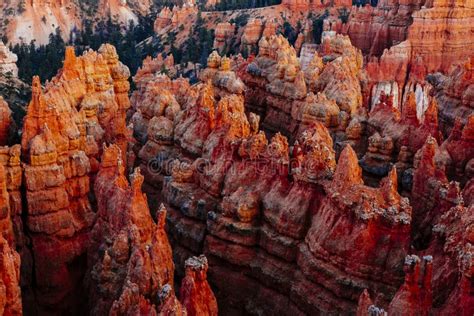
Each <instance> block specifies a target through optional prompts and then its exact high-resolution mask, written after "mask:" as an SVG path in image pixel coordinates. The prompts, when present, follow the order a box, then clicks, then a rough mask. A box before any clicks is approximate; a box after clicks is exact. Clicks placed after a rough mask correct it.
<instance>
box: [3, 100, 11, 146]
mask: <svg viewBox="0 0 474 316" xmlns="http://www.w3.org/2000/svg"><path fill="white" fill-rule="evenodd" d="M12 123H13V121H12V111H11V110H10V108H9V107H8V104H7V102H5V100H3V98H2V97H0V146H5V145H7V144H8V138H9V136H10V129H11V128H12V127H13V125H12Z"/></svg>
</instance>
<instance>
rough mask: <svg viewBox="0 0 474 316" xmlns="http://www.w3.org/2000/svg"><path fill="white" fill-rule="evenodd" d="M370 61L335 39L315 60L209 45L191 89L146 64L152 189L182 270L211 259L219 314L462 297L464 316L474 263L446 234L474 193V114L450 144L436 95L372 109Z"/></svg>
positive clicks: (427, 306) (143, 141) (138, 113)
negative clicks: (211, 49)
mask: <svg viewBox="0 0 474 316" xmlns="http://www.w3.org/2000/svg"><path fill="white" fill-rule="evenodd" d="M161 65H162V66H163V65H164V61H163V60H161ZM370 67H373V66H371V65H370V64H368V65H364V64H363V61H362V54H361V52H360V51H359V50H357V49H355V48H354V47H352V46H351V43H350V41H349V39H348V38H347V37H343V36H339V35H338V36H335V35H331V33H328V34H326V35H325V36H324V37H323V43H322V45H321V46H320V47H319V49H318V50H317V51H316V53H315V54H314V56H313V57H312V59H311V62H310V64H309V66H308V67H306V69H303V68H302V66H301V64H300V61H299V60H298V58H297V56H296V52H295V50H294V48H293V47H291V46H290V45H289V44H288V42H287V41H286V40H285V39H284V38H282V37H279V36H270V37H263V38H262V39H260V41H259V54H258V55H257V56H256V57H253V56H252V57H250V58H249V59H247V60H244V59H242V58H241V57H240V58H239V57H237V58H233V59H229V58H226V57H220V56H219V55H218V54H216V53H212V54H211V55H210V56H209V58H208V68H207V69H205V70H203V71H201V73H200V80H201V82H200V83H198V84H196V85H193V86H189V84H187V83H186V82H185V81H183V79H177V80H175V81H173V80H170V79H169V78H167V77H166V76H165V75H163V74H159V71H157V72H155V74H153V72H152V71H145V68H144V70H143V72H142V73H141V74H140V76H138V77H136V78H135V81H136V84H137V86H138V87H139V90H138V91H137V92H135V94H134V96H133V97H132V111H133V112H134V113H133V115H132V118H131V121H132V122H133V124H134V135H135V137H136V139H137V144H136V145H135V147H134V152H135V153H136V154H137V158H138V160H137V162H138V163H139V164H140V165H141V166H142V168H147V172H146V173H145V186H144V188H145V190H146V191H147V192H150V195H153V196H154V198H153V200H159V201H163V202H165V204H166V205H167V209H168V216H167V224H168V226H167V230H168V234H169V236H170V240H171V243H172V244H173V253H174V258H175V263H176V264H177V266H183V265H184V260H185V258H186V257H188V256H189V255H192V254H198V253H201V252H202V251H204V253H205V254H206V255H207V256H208V258H209V262H210V275H209V279H210V281H211V285H213V286H214V288H215V290H216V295H217V298H218V301H219V303H220V309H221V310H223V311H224V312H225V313H238V314H240V313H251V314H257V313H263V314H267V313H274V312H275V311H277V312H279V313H283V314H285V315H289V314H295V313H296V314H318V313H325V314H330V313H334V314H337V313H344V312H354V313H355V312H356V311H358V313H359V314H360V315H367V314H370V313H371V312H370V311H372V312H374V311H375V310H377V311H378V313H382V308H383V309H385V310H388V311H389V313H393V314H394V315H395V314H397V313H400V311H403V312H407V311H410V312H412V313H413V314H419V313H421V314H424V313H428V312H444V311H447V310H448V309H449V308H451V307H450V306H452V305H451V304H452V303H451V302H453V301H456V302H460V303H459V304H462V305H460V306H462V308H463V310H465V311H467V313H469V308H470V307H469V302H470V299H471V298H470V297H471V296H470V294H466V293H469V291H470V290H469V280H468V279H467V281H459V282H460V283H456V282H457V281H456V280H457V279H458V278H461V276H462V275H465V274H463V273H464V272H463V271H465V270H462V269H461V270H459V269H458V263H456V262H451V263H448V262H447V261H446V256H450V254H449V253H450V252H449V251H451V250H448V248H446V247H445V248H443V246H442V245H443V241H442V240H443V239H439V238H438V237H437V236H438V235H437V233H436V232H437V231H439V228H438V227H441V226H439V225H441V222H443V220H444V218H445V216H447V215H444V214H447V212H448V211H449V210H450V209H451V208H456V207H457V208H460V207H461V208H465V209H469V207H470V206H469V205H470V203H472V199H471V198H469V201H470V202H467V204H466V206H464V204H463V202H462V200H463V199H462V198H461V196H463V195H464V196H466V195H467V196H470V194H472V191H470V183H471V182H472V180H470V179H471V178H472V174H471V171H470V170H471V167H470V165H471V160H472V159H473V158H474V156H473V155H474V153H472V152H471V151H470V150H469V149H468V148H471V147H472V145H471V143H470V142H471V140H470V139H471V136H470V135H471V130H472V128H471V120H472V117H473V116H470V117H467V116H468V115H469V113H472V111H467V112H468V113H467V114H463V115H462V120H461V118H460V119H458V120H457V123H456V124H457V125H456V126H457V127H456V129H453V131H452V132H451V133H452V134H451V136H450V137H449V138H446V139H445V140H444V141H443V139H444V137H443V136H442V134H443V133H444V132H446V130H445V129H444V127H440V125H439V124H438V116H439V112H438V110H439V106H438V102H437V101H436V100H437V99H438V100H440V97H439V96H438V97H437V96H436V95H433V96H432V95H429V94H427V95H426V98H427V100H428V105H427V107H426V108H420V107H419V106H418V105H417V95H416V92H410V93H408V92H407V97H406V98H405V99H403V98H401V99H400V103H398V105H396V104H394V100H395V96H394V95H392V94H385V91H383V90H382V91H381V92H378V95H377V99H376V101H374V102H375V103H374V105H373V107H372V108H371V105H370V102H371V98H370V96H371V94H370V93H371V90H372V91H374V90H373V89H371V88H369V87H370V85H371V84H372V83H371V82H373V84H374V86H377V85H378V84H379V83H380V82H379V81H377V77H376V74H374V72H373V70H372V68H370ZM466 67H468V66H466ZM146 69H149V67H146ZM462 69H470V68H461V69H459V70H457V71H456V72H454V73H453V76H461V75H459V73H460V71H462ZM234 71H235V72H234ZM393 74H395V73H393ZM239 78H240V79H239ZM463 78H466V79H467V81H468V82H469V80H470V77H469V76H467V77H463ZM440 82H441V81H440ZM445 82H446V83H445V85H441V83H440V88H439V89H440V90H441V89H442V88H441V86H442V87H446V89H449V88H448V83H449V82H451V81H448V80H446V81H445ZM458 84H460V83H458ZM462 84H463V85H466V81H463V83H462ZM467 84H468V83H467ZM154 93H156V94H154ZM256 113H258V115H257V114H256ZM260 122H261V123H262V124H261V126H260V125H259V123H260ZM260 129H263V131H265V132H266V133H267V134H270V135H271V134H273V133H276V134H273V136H272V137H269V138H267V135H266V134H265V133H263V131H262V130H260ZM278 132H281V133H283V134H285V135H287V136H288V139H287V138H286V137H285V136H282V134H280V133H278ZM430 135H431V136H430ZM437 142H438V143H439V144H442V145H440V146H439V149H438V147H437V146H436V143H437ZM461 143H462V144H463V145H461ZM433 144H434V145H433ZM430 146H431V147H430ZM458 146H459V147H458ZM461 146H463V149H461ZM448 148H451V149H449V150H448ZM354 149H355V150H354ZM336 157H338V158H337V159H336ZM336 161H337V163H336ZM453 179H455V180H458V181H460V182H461V183H460V184H459V183H458V184H457V183H456V182H449V180H453ZM466 181H467V182H466ZM365 183H366V184H365ZM462 187H465V192H464V193H463V192H462V189H461V188H462ZM160 190H161V194H159V193H157V191H160ZM399 190H401V191H403V192H404V194H405V195H407V196H408V197H409V198H410V200H409V199H408V198H407V197H403V196H401V195H400V194H399ZM467 216H468V215H467ZM445 225H446V224H445ZM456 225H457V224H456ZM459 225H464V223H463V224H459ZM453 229H454V228H453ZM456 229H457V228H456ZM434 245H441V246H437V247H438V248H437V250H434V249H432V247H435V246H434ZM441 248H443V249H442V250H441ZM412 254H413V256H409V255H412ZM407 256H408V257H407ZM419 258H424V259H423V260H424V263H423V264H421V263H420V259H419ZM432 258H434V259H432ZM463 262H464V261H463ZM438 265H443V269H445V270H443V272H442V273H439V274H437V273H436V272H434V271H435V270H434V268H433V270H432V268H431V267H432V266H434V267H438ZM468 265H469V264H468ZM420 269H421V270H422V271H424V272H423V274H422V277H420V281H418V278H419V275H420V272H418V271H419V270H420ZM463 269H464V268H463ZM180 270H181V269H180ZM431 271H433V272H431ZM468 273H469V272H468ZM443 275H449V276H450V277H449V282H450V283H449V284H450V286H448V287H445V286H443V285H442V281H441V280H442V278H443ZM468 275H469V274H468ZM463 278H464V277H463ZM467 278H469V276H467ZM461 279H462V278H461ZM462 280H464V279H462ZM418 284H420V285H418ZM466 286H467V288H466ZM458 288H462V290H458ZM364 289H368V291H365V292H364ZM460 291H461V292H460ZM466 291H467V292H466ZM361 293H365V294H363V295H362V296H361ZM410 293H413V294H410ZM466 295H467V298H466ZM360 296H361V298H360V300H359V297H360ZM369 296H372V297H373V298H374V301H372V300H371V298H370V297H369ZM451 300H452V301H451ZM358 302H360V303H358ZM372 305H373V306H372ZM358 306H359V307H358ZM376 306H380V308H379V307H376ZM369 307H370V308H369Z"/></svg>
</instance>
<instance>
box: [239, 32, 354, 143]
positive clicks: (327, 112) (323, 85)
mask: <svg viewBox="0 0 474 316" xmlns="http://www.w3.org/2000/svg"><path fill="white" fill-rule="evenodd" d="M319 54H321V56H323V57H321V56H320V55H319ZM323 60H325V62H323ZM361 71H362V55H361V54H360V51H358V50H357V49H355V48H354V47H352V46H351V45H350V41H349V40H348V38H344V37H342V36H339V35H337V36H333V37H331V36H328V37H325V38H324V40H323V44H322V45H321V51H320V52H318V53H316V54H315V55H314V57H313V59H312V60H311V62H310V65H309V66H308V67H307V68H306V70H302V69H301V65H300V62H299V60H298V59H297V57H296V52H295V50H294V48H293V47H291V46H290V45H289V44H288V42H287V41H286V39H284V38H283V37H282V36H272V37H270V38H266V37H263V38H262V39H261V40H260V42H259V54H258V56H257V57H256V58H255V60H252V59H250V60H249V61H248V65H247V67H246V69H245V71H244V72H241V73H239V76H240V77H241V78H242V80H243V81H244V83H245V84H246V86H247V90H246V92H245V102H246V107H247V108H249V109H250V110H252V111H254V112H256V113H258V114H259V115H261V116H262V126H263V127H264V128H265V129H268V130H270V131H280V132H282V133H284V134H285V135H287V136H293V137H294V136H296V135H297V134H298V132H299V130H301V131H302V130H304V127H306V126H308V125H310V124H311V123H312V122H315V121H319V122H322V123H324V124H325V126H326V127H327V128H329V129H330V130H331V131H333V132H335V131H336V130H338V129H340V130H344V129H345V128H346V127H347V124H348V123H349V120H350V118H351V117H352V116H353V115H355V114H356V113H357V112H358V111H359V110H360V107H361V106H362V90H361V84H360V79H359V76H360V75H361ZM342 91H343V92H342Z"/></svg>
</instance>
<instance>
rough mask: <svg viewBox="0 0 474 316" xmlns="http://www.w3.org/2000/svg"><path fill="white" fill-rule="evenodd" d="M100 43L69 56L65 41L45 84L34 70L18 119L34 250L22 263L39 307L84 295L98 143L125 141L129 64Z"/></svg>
mask: <svg viewBox="0 0 474 316" xmlns="http://www.w3.org/2000/svg"><path fill="white" fill-rule="evenodd" d="M99 51H100V53H96V52H92V51H91V52H87V53H85V54H84V55H83V56H81V57H76V56H75V55H74V50H72V49H71V48H69V49H68V50H67V51H66V57H65V61H64V67H63V69H62V70H61V71H60V73H59V74H58V75H57V76H56V77H54V78H53V79H52V80H51V82H50V83H49V84H48V85H47V86H46V89H45V91H43V89H42V87H41V85H40V82H39V78H37V77H35V78H34V79H33V87H32V100H31V102H30V104H29V106H28V112H27V115H26V117H25V119H24V124H23V133H22V155H23V159H24V165H23V168H24V169H23V172H24V180H25V187H26V194H25V197H24V198H25V202H26V206H27V216H26V217H25V218H26V222H25V223H24V225H26V226H27V227H28V229H29V231H30V232H31V233H30V236H29V237H30V238H31V241H32V249H31V251H32V254H33V258H34V261H33V262H31V263H30V266H28V267H26V269H25V270H28V269H31V270H30V271H32V273H33V274H34V277H35V278H36V280H37V286H36V288H35V289H34V291H35V295H36V296H35V298H36V300H37V302H38V305H39V308H40V309H44V310H50V309H52V310H55V309H56V308H57V309H58V310H61V309H67V308H70V307H71V306H74V304H79V302H80V301H81V299H83V298H81V297H80V296H78V294H77V291H78V290H80V287H81V283H82V277H83V274H84V271H85V270H84V266H83V264H84V262H85V258H86V257H85V256H86V250H87V245H88V242H89V232H90V229H91V227H92V225H93V223H94V221H95V218H96V214H95V211H94V210H93V208H92V205H91V203H90V199H89V195H90V186H91V176H92V175H93V174H95V173H96V172H97V168H98V159H99V157H100V156H99V146H100V145H101V144H102V143H103V142H104V141H108V142H116V143H117V144H118V145H119V146H122V147H123V148H124V149H126V147H127V143H128V140H127V137H128V136H127V135H128V132H127V129H126V127H125V111H126V109H127V108H128V107H129V100H128V95H127V94H128V89H129V86H128V82H127V78H128V76H129V72H128V69H127V68H126V67H125V66H123V65H122V64H120V63H119V61H118V57H117V54H116V52H115V48H114V47H113V46H107V45H104V46H102V47H101V48H100V50H99ZM99 107H100V108H101V111H100V113H98V112H99ZM107 126H109V127H107ZM58 248H60V249H64V251H59V252H58V251H57V249H58ZM75 262H76V263H75ZM71 265H72V266H73V267H74V268H71ZM53 271H54V272H53Z"/></svg>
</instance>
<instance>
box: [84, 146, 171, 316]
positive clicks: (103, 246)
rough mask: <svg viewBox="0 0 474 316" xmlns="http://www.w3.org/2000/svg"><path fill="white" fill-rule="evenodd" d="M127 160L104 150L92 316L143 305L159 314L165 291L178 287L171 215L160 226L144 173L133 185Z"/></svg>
mask: <svg viewBox="0 0 474 316" xmlns="http://www.w3.org/2000/svg"><path fill="white" fill-rule="evenodd" d="M121 156H122V154H121V152H120V149H119V148H118V147H117V146H116V145H111V146H110V147H107V148H104V151H103V155H102V159H101V167H100V170H99V172H98V174H97V179H96V181H95V184H94V191H95V195H96V198H97V207H98V210H97V220H96V222H95V225H94V228H93V229H92V233H91V243H90V246H89V249H88V254H89V255H88V265H89V269H90V274H89V277H90V280H89V293H90V295H89V297H90V303H91V306H93V308H92V311H91V312H92V313H99V314H108V313H111V314H114V315H123V314H127V313H131V312H132V310H133V308H137V306H134V304H137V303H138V302H139V305H140V309H143V308H144V306H147V308H148V309H153V308H154V307H153V305H154V304H157V303H158V302H156V301H155V300H156V298H157V297H158V292H159V291H160V290H161V288H162V287H164V286H165V285H166V284H170V285H171V286H172V285H173V275H174V264H173V261H172V254H171V247H170V245H169V243H168V238H167V237H166V233H165V231H164V224H165V217H166V209H164V208H162V209H160V210H159V211H158V213H157V214H156V217H157V223H155V222H154V221H153V219H152V217H151V213H150V209H149V208H148V204H147V201H146V197H145V195H144V194H143V193H142V192H141V185H142V183H143V176H142V175H141V174H140V170H139V169H136V170H135V171H134V173H133V174H132V175H131V176H130V179H131V180H130V181H131V183H130V184H129V183H128V181H127V179H126V178H125V174H124V165H123V162H122V158H121ZM99 249H100V250H101V251H100V252H99Z"/></svg>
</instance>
